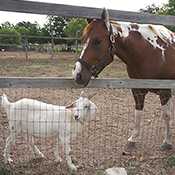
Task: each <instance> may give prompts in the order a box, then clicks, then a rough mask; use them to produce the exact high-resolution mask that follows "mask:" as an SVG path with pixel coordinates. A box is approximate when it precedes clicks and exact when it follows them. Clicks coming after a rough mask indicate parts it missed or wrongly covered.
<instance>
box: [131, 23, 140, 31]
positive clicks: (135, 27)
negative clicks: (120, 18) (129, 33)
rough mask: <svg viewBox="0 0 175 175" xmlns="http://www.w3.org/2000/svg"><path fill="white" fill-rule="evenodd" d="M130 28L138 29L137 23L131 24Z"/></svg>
mask: <svg viewBox="0 0 175 175" xmlns="http://www.w3.org/2000/svg"><path fill="white" fill-rule="evenodd" d="M130 26H131V28H132V29H135V30H138V29H139V26H138V25H137V24H131V25H130Z"/></svg>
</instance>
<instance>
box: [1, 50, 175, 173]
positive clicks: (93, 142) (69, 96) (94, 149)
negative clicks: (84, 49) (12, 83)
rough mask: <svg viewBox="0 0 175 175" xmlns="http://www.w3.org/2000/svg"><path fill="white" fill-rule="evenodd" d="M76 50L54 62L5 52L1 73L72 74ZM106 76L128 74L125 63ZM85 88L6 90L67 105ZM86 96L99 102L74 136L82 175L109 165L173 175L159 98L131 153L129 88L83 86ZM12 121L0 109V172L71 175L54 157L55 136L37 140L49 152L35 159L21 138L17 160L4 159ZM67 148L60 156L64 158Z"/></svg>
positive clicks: (149, 100) (151, 97)
mask: <svg viewBox="0 0 175 175" xmlns="http://www.w3.org/2000/svg"><path fill="white" fill-rule="evenodd" d="M76 57H77V55H76V54H69V53H59V54H58V55H56V56H55V59H53V60H50V58H49V55H47V54H40V53H30V57H29V60H27V61H26V60H25V55H24V53H14V52H13V53H6V52H0V74H1V76H60V77H61V76H71V69H72V68H73V63H74V61H75V59H76ZM101 77H116V78H118V77H127V74H126V71H125V66H124V64H122V63H121V62H120V61H119V60H115V61H114V63H113V64H112V65H110V66H109V67H108V68H107V69H106V70H105V71H104V72H103V74H102V75H101ZM81 90H82V89H22V88H20V89H1V90H0V91H1V92H0V94H2V92H3V93H6V94H7V95H8V96H9V98H10V100H11V101H16V100H18V99H20V98H22V97H28V98H34V99H38V100H41V101H45V102H47V103H52V104H58V105H65V104H68V103H69V102H71V101H73V100H75V99H76V98H77V97H78V96H79V94H80V92H81ZM84 91H85V93H86V94H92V93H94V92H97V94H96V95H95V96H94V97H93V98H92V101H93V102H94V103H95V104H96V105H97V107H98V112H97V115H96V116H95V118H93V119H92V120H91V121H87V122H86V123H85V124H84V125H83V130H82V132H81V133H79V134H78V136H77V138H76V139H72V157H73V159H74V162H75V163H76V165H78V166H79V168H78V172H77V174H78V175H102V174H103V170H105V169H106V168H109V167H112V166H117V167H124V168H126V170H127V172H128V175H174V174H175V169H174V168H175V163H174V162H175V160H174V151H175V149H174V148H173V149H172V150H170V151H160V147H159V146H160V144H161V143H162V141H163V136H164V124H163V120H162V118H161V111H160V103H159V99H158V96H156V95H155V94H151V93H150V94H148V95H147V97H146V102H145V109H144V116H143V118H142V123H141V133H140V137H139V141H138V143H137V144H136V149H134V150H132V151H131V152H126V149H125V148H126V144H127V138H128V137H129V135H130V133H131V130H132V128H133V123H134V101H133V98H132V95H131V93H130V91H129V90H127V89H88V88H85V89H84ZM171 131H172V143H173V145H174V144H175V120H174V118H172V120H171ZM8 133H9V131H8V121H7V117H6V114H5V113H4V111H3V109H1V110H0V143H1V146H0V155H1V156H0V174H15V175H18V174H19V175H20V174H21V175H23V174H25V175H29V174H30V175H39V174H42V175H48V174H49V175H68V174H69V170H68V168H67V166H66V162H65V160H64V161H63V162H61V163H56V162H55V161H54V155H53V148H54V146H55V141H54V139H47V140H46V139H45V140H42V139H41V138H35V144H36V145H37V146H38V147H39V148H40V150H41V151H42V152H43V153H44V155H45V156H46V158H45V159H41V158H35V157H34V156H33V155H32V152H31V151H30V149H29V147H28V146H27V144H26V141H25V140H24V139H23V138H22V137H19V138H18V139H17V140H16V145H15V146H13V147H12V158H13V160H14V162H13V164H11V165H5V164H4V163H3V149H4V146H5V139H6V138H7V136H8ZM62 150H63V147H62V146H61V145H60V150H59V151H60V154H61V155H62V157H64V152H63V151H62Z"/></svg>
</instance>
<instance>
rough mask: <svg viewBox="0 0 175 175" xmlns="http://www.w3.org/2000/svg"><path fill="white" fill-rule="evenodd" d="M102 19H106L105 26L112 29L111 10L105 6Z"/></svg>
mask: <svg viewBox="0 0 175 175" xmlns="http://www.w3.org/2000/svg"><path fill="white" fill-rule="evenodd" d="M101 19H102V20H103V21H104V23H105V26H106V28H107V29H108V31H110V21H109V12H108V10H107V9H106V8H104V9H103V11H102V14H101Z"/></svg>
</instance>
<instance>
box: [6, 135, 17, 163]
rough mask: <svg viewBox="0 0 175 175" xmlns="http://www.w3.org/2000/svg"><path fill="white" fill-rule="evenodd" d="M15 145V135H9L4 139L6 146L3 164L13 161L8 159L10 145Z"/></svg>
mask: <svg viewBox="0 0 175 175" xmlns="http://www.w3.org/2000/svg"><path fill="white" fill-rule="evenodd" d="M14 143H15V133H10V135H9V136H8V137H7V139H6V145H5V149H4V161H5V163H12V162H13V160H12V159H11V157H10V150H11V145H12V144H14Z"/></svg>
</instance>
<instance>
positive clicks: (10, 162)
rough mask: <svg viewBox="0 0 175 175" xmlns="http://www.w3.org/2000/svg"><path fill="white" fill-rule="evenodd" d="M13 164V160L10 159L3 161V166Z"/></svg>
mask: <svg viewBox="0 0 175 175" xmlns="http://www.w3.org/2000/svg"><path fill="white" fill-rule="evenodd" d="M12 163H13V159H11V158H10V157H9V158H8V159H5V164H12Z"/></svg>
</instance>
